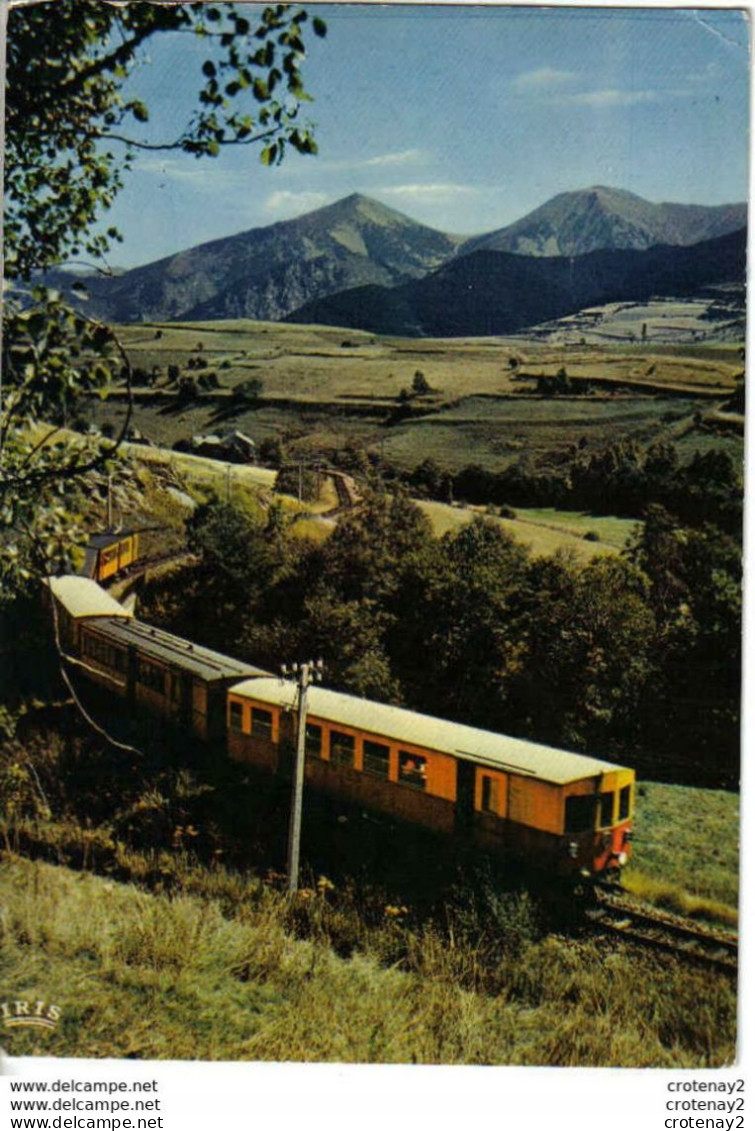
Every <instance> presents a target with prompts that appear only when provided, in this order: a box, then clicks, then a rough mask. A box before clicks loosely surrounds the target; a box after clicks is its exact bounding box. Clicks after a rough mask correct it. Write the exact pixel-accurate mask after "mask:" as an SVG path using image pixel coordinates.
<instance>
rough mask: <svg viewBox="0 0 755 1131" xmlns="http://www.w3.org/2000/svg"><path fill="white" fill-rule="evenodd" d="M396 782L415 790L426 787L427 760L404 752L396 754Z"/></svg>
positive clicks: (400, 751) (418, 755) (419, 755)
mask: <svg viewBox="0 0 755 1131" xmlns="http://www.w3.org/2000/svg"><path fill="white" fill-rule="evenodd" d="M398 780H399V781H402V782H405V783H406V785H413V786H414V788H415V789H425V788H426V786H427V758H423V757H422V755H421V754H409V753H408V751H406V750H399V752H398Z"/></svg>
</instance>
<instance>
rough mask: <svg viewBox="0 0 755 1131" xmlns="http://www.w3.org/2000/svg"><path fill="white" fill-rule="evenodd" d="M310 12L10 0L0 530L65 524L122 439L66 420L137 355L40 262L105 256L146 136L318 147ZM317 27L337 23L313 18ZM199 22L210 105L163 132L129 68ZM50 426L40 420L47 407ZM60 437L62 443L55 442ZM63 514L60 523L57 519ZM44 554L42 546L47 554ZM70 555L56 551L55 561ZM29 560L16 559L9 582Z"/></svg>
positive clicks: (17, 532) (268, 150)
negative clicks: (39, 281) (110, 223)
mask: <svg viewBox="0 0 755 1131" xmlns="http://www.w3.org/2000/svg"><path fill="white" fill-rule="evenodd" d="M307 21H308V16H307V13H306V12H305V11H303V10H301V9H293V8H291V7H289V6H287V5H276V6H273V7H268V8H265V9H264V11H262V13H261V14H260V16H259V20H258V22H257V23H256V24H254V25H253V24H252V22H251V21H250V19H249V18H248V14H247V13H246V12H245V10H244V9H243V7H242V8H240V7H237V6H234V5H233V4H227V5H222V6H218V7H216V6H213V5H207V6H205V5H199V4H175V5H172V4H171V5H168V4H156V3H154V4H153V3H149V4H147V3H138V4H137V3H134V4H121V3H116V2H114V0H113V2H111V0H56V2H55V3H31V4H23V5H20V4H15V5H14V4H13V3H11V10H10V13H9V20H8V35H7V76H6V81H7V95H6V132H5V184H4V204H5V231H4V239H5V242H4V264H5V276H6V279H7V280H9V281H10V282H11V285H12V288H13V289H12V291H11V294H10V297H8V298H6V301H5V303H4V307H3V357H2V362H3V378H4V390H3V401H2V408H1V411H0V458H1V459H2V493H3V494H2V503H3V509H2V512H1V515H0V523H1V524H2V529H0V536H2V538H3V540H4V541H5V543H6V545H10V548H11V549H12V550H14V551H16V556H15V557H14V556H13V554H11V555H10V557H8V556H6V565H7V563H8V562H10V563H13V562H16V561H19V560H20V557H22V556H23V554H24V553H25V554H26V557H27V558H28V556H29V554H28V552H27V551H23V552H22V551H21V550H19V549H18V547H17V545H16V541H15V540H16V539H19V538H21V539H23V538H24V537H26V538H27V539H28V538H30V537H34V538H35V540H36V548H37V550H42V551H43V550H44V539H40V537H39V536H38V532H37V533H36V534H35V526H37V525H38V523H39V519H40V516H43V517H44V518H45V520H46V522H47V523H48V525H49V524H52V526H53V527H54V528H55V529H57V531H58V534H59V535H60V537H61V538H62V537H63V531H64V528H65V526H66V525H70V522H71V516H70V514H67V513H66V511H65V507H64V506H63V507H62V509H61V510H60V512H59V513H57V515H56V514H55V512H53V511H52V510H51V508H50V505H49V504H50V500H49V497H48V496H49V495H50V493H52V494H53V495H54V496H55V497H56V498H57V502H58V503H59V504H62V503H63V502H64V498H65V492H66V485H67V484H70V483H71V482H72V481H73V480H74V479H76V478H77V477H79V476H80V475H81V474H82V473H83V472H85V471H87V470H91V471H94V470H97V469H103V468H104V466H105V464H106V462H107V460H108V458H110V457H112V456H113V455H114V454H115V452H116V451H117V449H118V445H119V443H120V440H121V439H122V438H123V437H124V436H125V434H126V431H127V428H128V426H129V416H130V408H129V412H128V413H127V414H126V419H125V421H124V423H123V426H122V430H121V433H120V435H119V436H118V437H116V439H115V442H114V443H112V444H110V443H99V445H98V446H95V447H91V446H90V447H87V446H84V445H82V444H78V445H74V446H72V445H71V443H70V442H67V441H66V439H65V437H64V436H63V435H61V434H60V433H59V432H58V431H57V430H56V428H55V426H57V428H59V427H60V426H61V425H64V424H65V423H66V422H67V418H68V416H69V414H70V412H71V411H72V410H73V409H74V406H75V404H76V402H77V400H78V399H80V398H81V397H86V396H88V395H90V394H91V393H92V392H94V391H97V390H99V391H102V390H104V389H105V388H107V386H108V385H109V384H110V383H112V382H113V381H114V380H115V379H116V378H117V377H118V376H120V375H121V374H124V375H125V379H126V381H127V383H129V386H130V367H129V362H128V358H127V357H126V356H125V354H124V353H123V350H122V349H121V347H120V344H119V343H118V341H117V338H116V337H115V335H114V334H113V332H112V331H111V330H109V329H108V328H107V327H105V326H102V325H100V324H98V323H97V322H95V321H93V320H92V319H89V318H87V317H86V316H85V315H84V314H82V313H81V312H80V311H77V310H74V309H73V308H72V307H71V306H70V305H67V304H66V303H64V302H63V301H62V299H61V297H60V295H59V294H58V293H57V292H55V291H54V290H52V289H49V288H45V287H42V286H33V285H32V281H33V277H34V275H35V273H36V272H42V271H47V270H49V269H50V268H53V267H56V266H59V265H61V264H63V265H64V264H65V263H66V262H67V261H68V260H69V259H70V258H71V257H77V256H80V255H86V256H89V257H91V258H93V259H94V260H95V261H96V262H99V263H101V262H102V261H103V257H104V255H105V253H106V251H107V249H108V247H109V245H110V244H111V243H112V241H113V240H116V239H118V238H119V235H118V232H117V231H116V230H115V229H114V228H110V229H108V230H107V231H106V232H104V233H103V232H101V231H99V230H97V228H96V222H97V221H99V220H100V219H101V217H102V215H103V214H104V213H106V212H107V210H108V209H109V208H110V207H111V205H112V203H113V201H114V199H115V197H116V195H117V193H118V191H119V189H120V188H121V187H122V184H123V178H124V175H125V173H126V172H127V171H128V169H129V168H130V167H131V165H132V163H133V160H134V158H135V155H136V153H137V152H138V151H139V150H178V151H180V152H183V153H185V154H188V155H193V156H194V157H196V158H203V157H213V156H216V155H217V154H218V153H219V152H220V151H221V149H223V148H224V147H227V146H233V145H244V146H245V145H250V144H258V145H259V146H260V149H261V160H262V162H263V164H266V165H270V164H274V163H278V162H279V161H281V160H282V158H283V156H284V154H285V152H286V151H287V150H288V149H289V148H293V149H294V150H297V151H298V152H300V153H304V154H308V153H314V152H316V145H315V142H314V139H313V137H312V132H311V129H310V128H309V127H308V126H307V125H306V123H303V122H301V121H300V112H301V109H302V106H303V105H304V104H305V103H306V102H307V101H308V100H309V96H308V94H307V92H306V90H305V88H304V84H303V81H302V75H301V64H302V62H303V59H304V55H305V48H304V40H303V35H304V26H305V24H306V23H307ZM312 29H313V31H314V34H315V35H323V34H325V25H324V24H323V22H322V21H321V20H320V19H319V18H316V19H314V20H313V21H312ZM164 34H171V35H175V36H178V35H191V36H194V37H199V38H200V39H201V42H202V43H203V44H204V45H206V48H207V50H206V58H205V59H204V61H203V62H202V63H201V65H200V66H199V67H198V74H197V104H196V107H195V108H194V110H193V111H191V110H189V111H188V112H187V121H186V124H185V126H184V127H183V129H182V130H181V131H180V133H179V134H178V136H176V137H172V138H156V139H155V138H152V137H150V136H149V134H148V133H147V123H148V121H149V109H148V107H147V106H146V105H145V104H144V103H143V102H142V101H141V100H140V99H139V98H137V97H134V96H132V95H131V94H130V93H127V91H128V90H129V86H128V80H129V78H130V77H131V76H132V74H133V72H134V71H135V69H136V68H137V67H138V66H139V65H140V64H141V63H142V61H143V58H144V55H145V52H146V49H147V46H148V44H149V43H150V41H151V40H152V39H153V38H154V37H155V36H158V35H164ZM44 421H49V422H51V423H52V425H53V426H54V427H53V429H48V431H47V432H46V433H45V434H43V435H40V434H39V433H38V432H35V431H34V427H35V426H36V425H38V424H39V422H44ZM53 440H54V441H55V443H53ZM56 518H57V525H56V522H55V519H56ZM42 557H44V553H42ZM56 565H57V566H60V565H61V562H60V559H58V561H57V562H54V561H49V560H48V561H47V564H46V566H44V567H43V568H47V569H50V568H55V566H56ZM14 578H15V582H16V583H17V582H18V580H19V573H18V571H17V570H16V572H15V573H14V572H13V570H12V569H6V570H5V578H4V580H6V581H8V582H9V583H10V584H11V587H12V585H13V583H14Z"/></svg>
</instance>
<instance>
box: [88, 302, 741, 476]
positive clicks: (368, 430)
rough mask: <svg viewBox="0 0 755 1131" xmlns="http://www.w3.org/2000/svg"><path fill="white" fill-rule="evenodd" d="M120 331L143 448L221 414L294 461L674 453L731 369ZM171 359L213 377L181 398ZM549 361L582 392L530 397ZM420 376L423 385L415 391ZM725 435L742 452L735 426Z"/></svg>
mask: <svg viewBox="0 0 755 1131" xmlns="http://www.w3.org/2000/svg"><path fill="white" fill-rule="evenodd" d="M119 334H120V336H121V338H122V340H123V343H124V346H125V348H126V350H127V352H128V355H129V357H130V359H131V362H132V365H134V366H135V368H136V383H137V386H139V385H140V383H141V384H142V385H144V383H145V382H148V385H149V387H141V388H138V389H137V404H136V414H135V423H136V424H137V426H138V427H139V428H140V429H141V430H142V431H143V432H144V433H145V434H146V435H147V436H148V437H149V438H150V439H151V440H153V441H154V442H155V443H158V444H160V445H163V446H166V447H171V446H172V445H173V444H174V443H175V442H176V441H177V440H178V439H185V438H186V437H188V436H191V435H192V434H194V433H197V432H211V431H213V430H216V429H218V428H222V427H225V426H228V425H231V426H233V427H238V428H241V429H242V430H244V431H246V432H248V433H249V434H250V435H251V436H253V437H254V439H255V440H261V439H265V438H267V437H279V438H281V439H282V440H283V441H284V442H285V444H286V446H287V449H288V450H289V451H290V453H291V455H292V456H294V457H295V458H300V457H303V458H306V457H308V456H314V455H317V456H318V457H319V456H324V457H325V458H328V456H329V455H332V454H333V453H334V452H337V451H338V450H339V449H340V448H342V447H343V446H344V445H345V444H347V443H348V444H352V445H357V446H360V447H362V448H364V449H366V450H367V451H368V452H370V453H372V454H374V455H376V456H377V455H379V456H382V457H383V458H384V459H387V460H390V461H391V462H393V463H395V465H396V466H398V467H400V468H410V467H413V466H416V464H418V463H420V462H421V461H422V460H423V459H425V458H432V459H435V460H436V461H437V462H438V463H440V464H441V465H442V466H444V467H447V468H449V469H451V470H453V469H458V468H459V467H461V466H463V465H464V464H465V463H482V464H483V465H484V466H486V467H488V468H490V469H491V470H500V469H501V468H503V467H505V466H507V465H508V464H510V463H512V462H514V461H516V460H518V459H520V458H521V457H522V456H523V455H527V456H531V457H533V458H536V459H545V460H554V459H555V460H557V459H559V458H560V457H561V456H563V454H564V452H566V451H567V450H568V449H569V448H570V446H572V445H574V444H578V443H580V442H586V443H588V444H589V445H590V446H591V447H592V446H598V447H599V446H603V445H606V444H610V443H615V442H617V441H620V440H624V439H626V440H633V441H636V442H637V443H639V444H641V445H643V446H646V445H648V444H650V443H653V442H656V441H662V440H672V441H674V442H676V440H677V439H678V438H679V437H680V436H684V435H688V434H689V433H692V434H693V435H692V437H691V438H688V440H687V446H688V448H693V447H694V441H695V440H696V439H698V438H700V439H703V440H705V442H706V443H708V444H709V443H710V435H709V434H708V433H703V432H702V431H701V430H700V429H699V427H698V424H696V414H697V415H698V416H699V415H700V414H701V413H705V412H707V411H708V410H709V409H710V408H711V406H713V407H715V404H716V402H722V401H724V400H725V399H726V398H727V397H729V396H731V395H732V394H733V393H734V392H735V390H736V387H737V378H738V375H739V374H740V373H741V370H742V361H741V357H740V351H739V349H738V348H737V347H736V346H734V345H731V344H721V345H716V344H711V343H704V344H703V343H700V344H698V343H687V344H685V345H677V346H663V345H661V344H659V343H650V342H648V343H645V344H644V345H640V344H638V343H635V344H632V343H629V342H627V341H624V342H618V343H614V344H611V343H605V342H604V343H601V344H585V345H583V344H568V343H554V344H550V343H547V342H538V341H536V340H532V339H531V338H526V337H515V338H474V339H421V340H420V339H395V338H387V337H378V336H376V335H373V334H368V333H365V332H363V331H352V330H348V331H346V330H339V329H337V328H329V327H318V326H296V325H282V324H279V323H254V322H248V321H229V322H216V323H190V324H189V323H164V324H159V325H158V324H154V325H152V324H144V325H130V326H124V327H121V328H120V329H119ZM169 367H173V370H174V372H175V370H176V369H178V370H179V371H180V372H181V373H182V374H188V373H191V374H193V375H194V376H195V377H196V378H199V377H200V375H201V374H202V373H207V372H212V373H214V374H215V377H216V378H217V381H218V384H219V387H218V388H216V389H212V390H205V391H204V392H201V391H200V392H199V394H198V395H196V396H194V397H193V398H191V397H189V398H185V399H183V400H179V398H178V397H177V396H176V386H175V383H174V384H172V385H171V384H170V383H169V381H168V369H169ZM562 368H563V369H565V370H566V372H567V373H568V375H569V377H570V379H573V381H574V384H575V386H578V387H579V388H580V389H581V388H582V387H583V386H584V383H585V382H590V381H592V382H595V383H596V388H595V389H594V390H593V392H592V393H590V394H589V395H587V396H584V395H580V396H559V397H553V396H545V397H544V396H539V395H537V381H538V378H541V377H554V376H555V375H556V374H557V373H558V372H559V370H560V369H562ZM418 374H419V375H420V376H421V379H422V382H423V388H425V389H426V391H425V392H423V393H421V394H419V395H416V394H414V393H412V385H413V382H414V381H415V379H416V378H417V375H418ZM250 380H256V381H260V382H261V392H260V393H259V395H258V396H257V397H256V398H253V399H252V400H244V398H241V397H238V396H236V395H234V390H237V389H238V388H239V387H240V386H242V385H243V384H244V382H248V381H250ZM123 411H124V405H123V403H122V402H121V401H120V400H119V399H118V398H117V397H116V398H111V400H110V401H108V402H105V403H103V404H101V405H95V406H94V407H93V419H94V420H95V422H96V423H99V424H102V423H109V424H111V425H115V424H117V421H118V419H120V418H122V414H123ZM698 423H699V421H698ZM719 432H720V433H721V434H722V436H723V434H724V433H725V429H719ZM727 442H729V443H731V441H728V440H727ZM733 443H734V445H735V446H736V444H737V443H738V446H739V447H738V450H739V451H740V452H741V450H742V441H741V437H739V438H735V439H734V441H733Z"/></svg>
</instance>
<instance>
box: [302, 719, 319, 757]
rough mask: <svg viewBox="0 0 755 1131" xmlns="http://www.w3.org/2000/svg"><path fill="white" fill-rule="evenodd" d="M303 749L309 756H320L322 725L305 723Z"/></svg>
mask: <svg viewBox="0 0 755 1131" xmlns="http://www.w3.org/2000/svg"><path fill="white" fill-rule="evenodd" d="M304 750H305V752H306V753H307V754H308V755H309V757H310V758H322V727H318V726H315V724H314V723H307V729H306V731H305V732H304Z"/></svg>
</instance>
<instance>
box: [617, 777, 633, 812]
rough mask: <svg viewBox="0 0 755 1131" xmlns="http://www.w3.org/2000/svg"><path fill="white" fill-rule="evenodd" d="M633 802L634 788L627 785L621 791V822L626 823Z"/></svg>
mask: <svg viewBox="0 0 755 1131" xmlns="http://www.w3.org/2000/svg"><path fill="white" fill-rule="evenodd" d="M631 802H632V787H631V785H625V786H624V787H623V788H622V789H620V790H619V820H620V821H626V819H627V817H628V816H629V810H630V807H631Z"/></svg>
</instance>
